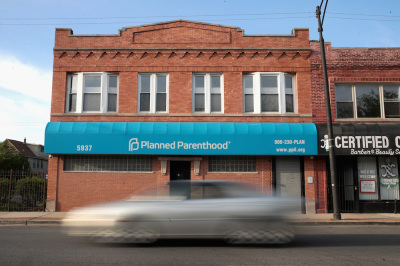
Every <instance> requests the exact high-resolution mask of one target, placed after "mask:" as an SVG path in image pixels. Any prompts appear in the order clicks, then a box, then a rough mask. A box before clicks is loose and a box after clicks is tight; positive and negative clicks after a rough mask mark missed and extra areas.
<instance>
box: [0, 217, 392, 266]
mask: <svg viewBox="0 0 400 266" xmlns="http://www.w3.org/2000/svg"><path fill="white" fill-rule="evenodd" d="M399 263H400V226H382V225H380V226H379V225H371V226H366V225H364V226H360V225H358V226H347V225H340V226H302V227H298V228H297V235H296V238H295V240H294V242H293V243H291V244H290V245H286V246H271V245H267V246H257V245H250V246H247V245H241V246H235V245H228V244H225V243H223V242H221V241H211V240H207V241H205V240H200V241H199V240H197V241H196V240H184V241H183V240H179V241H178V240H175V241H173V240H168V241H159V242H157V243H155V244H152V245H133V244H123V245H122V244H113V245H111V244H94V243H90V242H87V241H85V240H82V239H76V238H71V237H68V236H65V235H64V234H62V232H61V230H60V227H59V226H58V225H28V226H26V225H1V226H0V264H1V265H72V264H73V265H398V264H399Z"/></svg>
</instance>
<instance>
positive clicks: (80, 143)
mask: <svg viewBox="0 0 400 266" xmlns="http://www.w3.org/2000/svg"><path fill="white" fill-rule="evenodd" d="M45 134H46V135H45V152H46V153H49V154H155V155H317V130H316V127H315V125H314V124H313V123H217V122H210V123H207V122H198V123H196V122H50V123H48V124H47V126H46V133H45Z"/></svg>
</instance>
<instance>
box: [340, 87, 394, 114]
mask: <svg viewBox="0 0 400 266" xmlns="http://www.w3.org/2000/svg"><path fill="white" fill-rule="evenodd" d="M337 84H339V85H349V86H351V99H352V105H353V117H348V118H343V117H338V108H337V103H338V102H337V101H335V108H336V118H337V119H343V120H349V119H363V120H371V119H398V118H391V117H389V118H387V117H386V115H385V96H384V88H383V87H384V85H390V84H391V83H388V84H384V83H368V82H366V83H364V82H358V83H337ZM357 85H378V86H379V105H380V112H381V115H380V116H377V117H358V114H357V106H358V105H357ZM393 85H397V86H399V89H400V85H399V84H393ZM335 93H336V89H335Z"/></svg>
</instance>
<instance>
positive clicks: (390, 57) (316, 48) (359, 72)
mask: <svg viewBox="0 0 400 266" xmlns="http://www.w3.org/2000/svg"><path fill="white" fill-rule="evenodd" d="M310 47H311V49H312V55H311V80H312V83H311V92H312V113H313V122H315V123H326V110H325V97H324V84H323V78H322V68H321V57H320V55H321V53H320V43H319V42H316V41H312V42H311V43H310ZM325 53H326V62H327V70H328V71H327V72H328V79H329V90H330V97H331V110H332V120H333V124H334V125H335V124H336V123H351V124H357V123H389V124H390V123H398V122H399V121H400V119H398V118H391V119H387V118H386V119H384V118H358V119H338V118H337V117H336V103H335V100H336V98H335V84H338V83H375V84H376V83H380V84H385V83H397V84H398V83H399V82H400V65H399V60H400V49H399V48H333V47H331V44H330V43H326V44H325ZM327 160H328V158H327V157H325V156H319V157H317V158H316V160H315V167H316V171H315V178H316V179H317V182H316V190H315V192H316V202H317V206H316V209H317V212H327V211H328V200H329V196H330V195H327V188H328V187H327V185H328V184H327V170H326V165H327ZM340 168H341V166H340V165H339V166H338V169H340Z"/></svg>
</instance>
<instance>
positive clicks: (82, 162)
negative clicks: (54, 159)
mask: <svg viewBox="0 0 400 266" xmlns="http://www.w3.org/2000/svg"><path fill="white" fill-rule="evenodd" d="M152 170H153V166H152V159H151V156H136V155H66V156H65V163H64V171H80V172H106V171H107V172H109V171H111V172H125V171H126V172H150V171H152Z"/></svg>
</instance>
